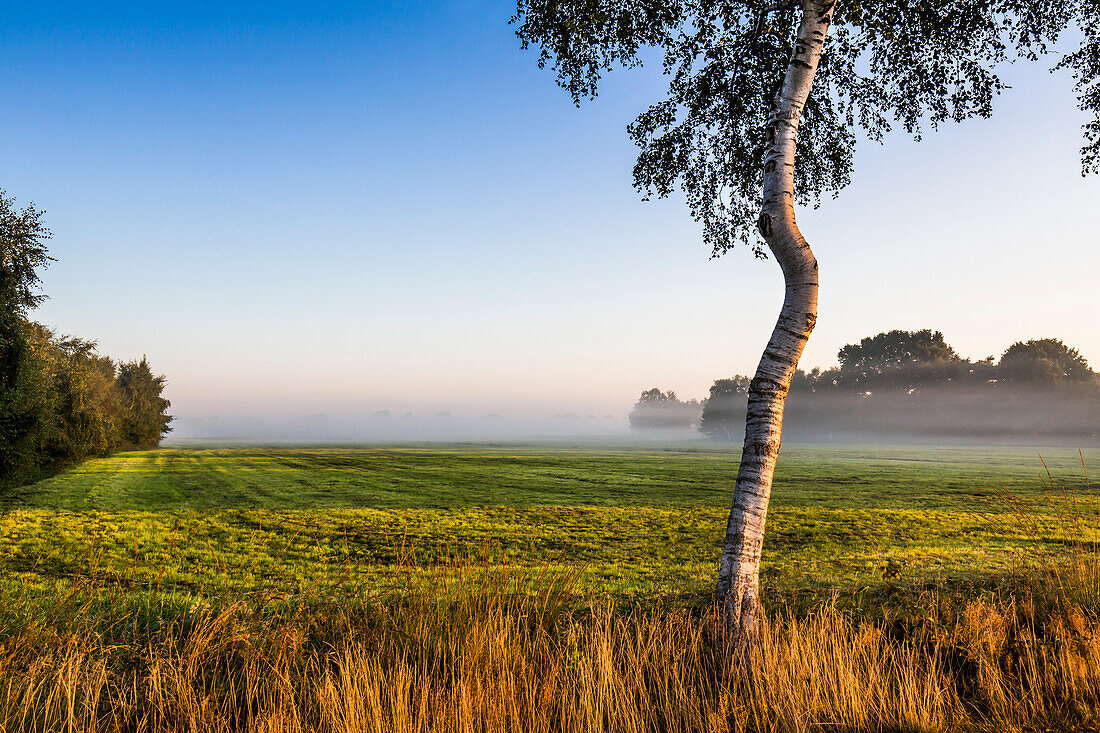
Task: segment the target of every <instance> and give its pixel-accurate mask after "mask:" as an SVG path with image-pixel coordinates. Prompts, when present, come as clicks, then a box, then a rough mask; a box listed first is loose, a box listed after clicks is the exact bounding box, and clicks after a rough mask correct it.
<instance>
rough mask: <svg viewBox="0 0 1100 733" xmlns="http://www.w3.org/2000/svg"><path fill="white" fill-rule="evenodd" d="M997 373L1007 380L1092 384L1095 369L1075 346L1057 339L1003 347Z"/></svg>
mask: <svg viewBox="0 0 1100 733" xmlns="http://www.w3.org/2000/svg"><path fill="white" fill-rule="evenodd" d="M997 374H998V376H999V378H1000V379H1003V380H1005V381H1007V382H1020V383H1031V384H1039V385H1044V384H1045V385H1062V384H1071V383H1076V384H1096V382H1097V375H1096V372H1094V371H1093V370H1092V368H1090V367H1089V363H1088V362H1087V361H1085V357H1083V356H1081V353H1080V352H1079V351H1077V349H1074V348H1071V347H1069V346H1066V345H1065V344H1064V343H1062V342H1061V341H1060V340H1059V339H1053V338H1048V339H1032V340H1031V341H1017V342H1016V343H1014V344H1012V345H1011V346H1009V347H1008V349H1006V350H1005V353H1004V355H1002V356H1001V361H1000V362H999V363H998V365H997Z"/></svg>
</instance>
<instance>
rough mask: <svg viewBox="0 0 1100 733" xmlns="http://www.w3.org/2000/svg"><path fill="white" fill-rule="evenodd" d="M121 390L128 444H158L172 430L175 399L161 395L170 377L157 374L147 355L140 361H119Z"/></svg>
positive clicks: (124, 436)
mask: <svg viewBox="0 0 1100 733" xmlns="http://www.w3.org/2000/svg"><path fill="white" fill-rule="evenodd" d="M117 384H118V390H119V392H120V397H121V400H122V407H123V412H122V420H121V425H120V432H121V437H122V442H123V445H124V446H125V447H127V448H138V449H145V448H155V447H157V446H158V445H160V441H161V439H162V438H163V437H164V436H165V435H167V434H168V433H169V432H171V431H172V428H171V427H169V423H170V422H172V419H173V418H172V416H171V415H169V414H168V408H169V407H171V406H172V403H171V402H169V401H168V400H166V399H165V398H164V397H163V396H162V395H163V392H164V388H165V387H166V386H167V384H168V381H167V379H166V378H165V376H164V375H163V374H159V375H156V376H154V375H153V371H152V369H150V368H149V361H148V360H147V359H146V358H145V356H144V355H142V357H141V361H129V362H124V363H122V364H119V365H118V380H117Z"/></svg>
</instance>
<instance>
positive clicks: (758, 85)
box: [512, 0, 1100, 638]
mask: <svg viewBox="0 0 1100 733" xmlns="http://www.w3.org/2000/svg"><path fill="white" fill-rule="evenodd" d="M512 20H513V22H514V23H515V25H516V29H517V34H518V36H519V38H520V40H521V42H522V44H523V46H524V47H528V46H536V47H538V49H539V59H538V61H539V64H540V66H550V67H551V68H552V69H553V70H554V71H555V72H556V73H557V77H558V82H559V83H560V84H561V85H562V86H563V87H564V88H565V89H566V90H567V91H568V92H569V93H570V95H571V96H572V98H573V100H574V102H576V103H580V101H581V100H582V99H585V98H591V97H594V96H595V95H596V92H597V87H598V82H599V80H600V77H601V75H602V74H603V73H604V72H606V71H607V70H609V69H611V68H613V67H615V66H617V65H622V66H627V67H630V66H638V65H640V64H641V63H642V61H643V59H646V58H652V56H653V55H656V56H658V57H659V58H661V59H662V61H661V63H662V68H663V71H664V72H665V74H666V75H667V76H668V79H669V84H668V92H667V95H666V96H665V97H664V98H663V99H660V100H658V101H656V102H655V103H654V104H653V105H652V106H650V107H649V108H648V109H647V110H645V111H643V112H642V113H641V114H640V115H639V116H638V117H637V119H635V120H634V122H633V123H632V124H631V125H630V126H629V128H628V132H629V134H630V136H631V137H632V138H633V140H634V141H635V142H636V143H637V144H638V146H639V148H640V152H639V155H638V160H637V163H636V164H635V166H634V181H635V184H636V186H637V187H638V189H639V190H640V191H641V192H642V193H643V194H644V195H645V196H666V195H668V194H670V193H672V192H673V191H674V190H676V189H680V190H681V191H683V193H684V195H685V197H686V199H687V203H688V206H689V208H690V210H691V213H692V215H693V216H694V217H695V218H696V219H697V220H698V221H699V222H700V223H701V224H702V229H703V239H704V241H705V242H706V243H707V244H708V245H709V246H710V248H711V250H712V252H713V253H714V254H719V253H722V252H724V251H726V250H727V249H728V248H730V247H731V246H733V245H734V244H735V243H738V242H740V243H743V244H747V245H749V246H750V247H751V248H752V249H753V251H754V252H756V253H757V254H758V255H761V256H763V255H764V253H765V251H769V252H771V254H772V255H773V256H774V257H775V258H776V260H777V261H778V263H779V266H780V268H781V269H782V271H783V275H784V281H785V296H784V301H783V307H782V310H781V312H780V316H779V321H778V323H777V324H776V327H775V330H774V331H773V334H772V337H771V339H770V340H769V342H768V345H767V347H766V349H765V350H764V355H763V356H762V358H761V361H760V364H759V366H758V368H757V371H756V374H755V376H754V378H753V380H752V383H751V385H750V389H749V395H748V401H747V402H748V409H747V418H746V429H745V443H744V449H743V451H742V456H741V464H740V467H739V470H738V477H737V486H736V488H735V490H734V497H733V502H732V507H731V510H730V516H729V520H728V522H727V530H726V539H725V542H724V544H723V551H722V559H721V563H720V567H719V574H718V583H717V588H716V591H717V593H716V594H717V597H718V599H719V601H720V602H721V603H722V607H723V612H724V613H725V615H726V618H727V621H728V624H729V628H730V630H731V631H732V632H733V633H734V635H735V636H737V637H739V638H751V637H752V635H753V633H754V631H753V630H754V628H755V620H756V615H757V611H758V610H759V567H760V553H761V548H762V547H763V533H764V524H765V518H766V516H767V508H768V499H769V496H770V492H771V482H772V476H773V474H774V470H775V463H776V458H777V456H778V453H779V446H780V442H781V437H782V422H783V407H784V404H785V401H786V397H787V392H788V390H789V388H790V385H791V382H792V379H793V377H794V373H795V369H796V368H797V364H798V360H799V358H800V356H801V354H802V350H803V348H804V347H805V344H806V341H807V339H808V338H809V335H810V332H811V330H812V329H813V327H814V324H815V322H816V320H817V291H818V267H817V260H816V259H815V258H814V255H813V252H812V251H811V249H810V246H809V244H808V243H807V241H806V239H805V238H804V237H803V236H802V234H801V232H800V231H799V229H798V226H797V223H796V221H795V205H796V204H808V203H812V202H815V201H817V200H818V199H819V198H820V197H821V196H822V195H825V194H830V193H835V192H836V191H838V190H840V189H841V188H843V187H844V186H846V185H847V184H848V182H849V180H850V176H851V172H852V161H853V155H852V154H853V150H854V148H855V143H856V139H857V133H859V132H862V133H863V134H865V135H866V136H867V137H869V138H870V139H872V140H881V139H882V138H883V136H884V135H885V133H886V132H887V131H889V130H890V129H891V127H892V126H894V125H898V126H900V127H901V128H903V129H904V130H906V131H907V132H909V133H912V134H914V135H918V136H919V134H920V132H921V130H922V128H926V127H931V128H933V129H934V128H936V127H937V126H939V125H940V124H942V123H945V122H949V121H958V120H963V119H966V118H968V117H974V116H983V117H984V116H988V115H990V114H991V112H992V109H993V99H994V98H995V97H996V95H997V94H998V93H999V92H1000V91H1001V90H1002V89H1003V88H1004V84H1003V83H1002V82H1001V80H1000V78H999V77H998V76H997V73H996V69H997V67H998V66H999V65H1000V64H1002V63H1003V62H1005V61H1007V60H1009V59H1010V58H1011V57H1013V56H1015V57H1018V58H1023V59H1034V58H1036V57H1038V56H1039V55H1040V54H1044V53H1047V52H1048V51H1049V50H1050V48H1051V47H1052V46H1053V43H1054V42H1055V41H1056V40H1058V37H1059V36H1060V35H1061V34H1062V33H1063V32H1064V31H1065V30H1066V29H1067V28H1069V27H1071V26H1072V25H1074V24H1076V26H1077V27H1078V28H1079V29H1080V30H1081V36H1080V37H1081V45H1080V48H1079V50H1078V51H1076V52H1074V53H1070V54H1069V55H1067V56H1065V57H1063V58H1061V59H1060V60H1059V61H1058V64H1059V65H1062V66H1066V67H1068V68H1071V69H1072V70H1073V71H1074V73H1075V74H1076V77H1077V82H1078V91H1079V93H1080V96H1079V100H1080V106H1081V107H1082V108H1083V109H1086V110H1089V111H1091V112H1094V113H1095V112H1097V111H1098V110H1100V86H1098V84H1097V80H1098V78H1100V3H1097V2H1095V0H1064V1H1056V0H1038V1H1031V0H951V1H948V0H934V1H932V2H927V1H926V0H921V1H919V2H918V1H917V0H879V1H876V2H847V1H846V0H841V1H840V2H837V1H836V0H798V1H793V2H792V1H788V0H783V1H781V2H774V1H773V0H739V1H735V0H518V2H517V6H516V14H515V16H514V17H513V19H512ZM651 49H652V51H651ZM653 51H655V53H653ZM651 54H652V55H651ZM1085 138H1086V145H1085V149H1084V166H1085V168H1086V169H1087V170H1095V169H1096V168H1097V167H1098V166H1100V118H1098V119H1097V120H1096V121H1093V122H1090V123H1089V125H1088V126H1087V127H1086V129H1085ZM966 164H967V163H966V161H959V165H960V166H962V165H966ZM887 275H889V273H887Z"/></svg>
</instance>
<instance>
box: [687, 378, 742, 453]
mask: <svg viewBox="0 0 1100 733" xmlns="http://www.w3.org/2000/svg"><path fill="white" fill-rule="evenodd" d="M750 381H751V380H750V378H749V377H743V376H741V375H738V376H736V377H731V378H730V379H716V380H714V384H712V385H711V386H710V394H709V395H708V396H707V400H706V402H704V403H703V417H702V419H701V420H700V421H699V432H701V433H702V434H703V435H705V436H707V437H708V438H713V439H714V440H728V441H733V440H737V439H738V438H739V437H740V436H741V431H742V430H743V429H744V428H745V406H746V402H747V400H748V394H749V383H750Z"/></svg>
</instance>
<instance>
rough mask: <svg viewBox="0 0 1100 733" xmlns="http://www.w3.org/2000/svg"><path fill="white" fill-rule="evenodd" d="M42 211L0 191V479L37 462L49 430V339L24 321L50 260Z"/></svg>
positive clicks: (39, 297)
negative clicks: (20, 204)
mask: <svg viewBox="0 0 1100 733" xmlns="http://www.w3.org/2000/svg"><path fill="white" fill-rule="evenodd" d="M49 238H50V232H49V230H48V229H47V228H46V227H45V225H44V224H43V222H42V212H41V211H38V210H37V209H35V207H34V205H33V204H31V205H29V206H27V207H26V208H24V209H22V210H18V209H17V208H16V207H15V200H14V199H12V198H9V197H8V196H7V195H6V194H5V192H4V191H2V190H0V482H4V481H7V480H10V478H11V477H13V476H15V475H17V474H19V473H23V472H26V471H29V470H32V469H33V468H34V467H36V466H37V464H38V463H39V460H40V456H41V454H42V451H43V449H44V445H45V442H46V441H47V439H48V438H49V435H50V432H51V428H52V407H53V406H52V400H51V388H50V384H49V378H48V375H47V372H46V355H45V354H44V353H43V352H44V349H45V347H46V346H47V344H48V340H44V339H42V338H39V337H38V336H40V334H36V333H35V331H34V329H33V327H32V324H31V323H30V322H29V321H28V319H27V314H28V312H29V311H30V310H31V309H33V308H34V307H35V306H37V305H38V304H39V303H40V302H41V300H42V298H43V297H44V296H42V295H40V294H38V293H37V292H36V291H35V286H37V285H38V283H39V273H40V271H41V269H42V268H44V267H45V266H46V265H47V264H48V263H49V261H50V258H49V255H48V254H47V249H46V244H45V243H46V241H47V240H48V239H49Z"/></svg>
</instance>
